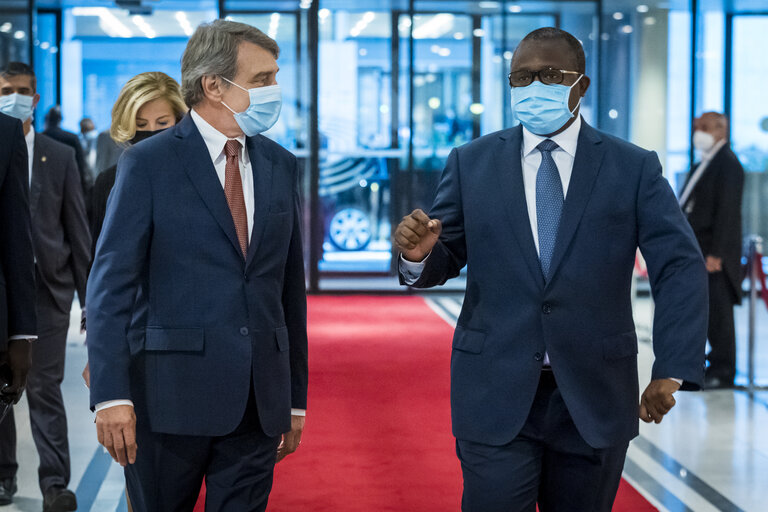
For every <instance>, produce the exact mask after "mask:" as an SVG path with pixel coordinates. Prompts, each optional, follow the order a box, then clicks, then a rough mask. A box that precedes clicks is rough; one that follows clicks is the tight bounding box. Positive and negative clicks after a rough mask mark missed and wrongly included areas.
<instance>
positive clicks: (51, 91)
mask: <svg viewBox="0 0 768 512" xmlns="http://www.w3.org/2000/svg"><path fill="white" fill-rule="evenodd" d="M58 25H59V16H58V15H57V14H56V13H52V12H46V13H40V14H38V15H37V38H36V41H35V45H34V48H35V75H36V76H37V93H38V94H39V95H40V101H39V102H38V104H37V111H38V113H39V115H38V116H37V117H36V118H35V129H36V130H39V131H42V130H43V125H44V124H45V123H44V121H45V120H44V117H45V112H48V110H49V109H50V108H51V107H53V106H54V105H56V104H57V103H58V101H59V91H58V85H59V76H58V73H59V69H58V62H59V47H58V41H59V35H58ZM78 131H79V130H78Z"/></svg>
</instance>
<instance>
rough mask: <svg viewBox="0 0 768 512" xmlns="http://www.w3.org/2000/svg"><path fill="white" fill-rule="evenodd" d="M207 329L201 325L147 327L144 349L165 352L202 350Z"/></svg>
mask: <svg viewBox="0 0 768 512" xmlns="http://www.w3.org/2000/svg"><path fill="white" fill-rule="evenodd" d="M204 346H205V331H204V330H203V329H201V328H199V327H191V328H165V327H147V330H146V341H145V342H144V349H145V350H147V351H164V352H171V351H173V352H202V351H203V347H204Z"/></svg>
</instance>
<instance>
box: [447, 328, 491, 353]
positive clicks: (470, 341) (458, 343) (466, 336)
mask: <svg viewBox="0 0 768 512" xmlns="http://www.w3.org/2000/svg"><path fill="white" fill-rule="evenodd" d="M484 346H485V332H484V331H477V330H474V329H467V328H465V327H461V326H456V331H455V332H454V333H453V349H454V350H459V351H461V352H467V353H469V354H480V353H482V352H483V347H484Z"/></svg>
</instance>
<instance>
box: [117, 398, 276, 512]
mask: <svg viewBox="0 0 768 512" xmlns="http://www.w3.org/2000/svg"><path fill="white" fill-rule="evenodd" d="M137 406H139V404H137ZM139 407H140V406H139ZM139 407H137V410H136V416H137V421H136V444H137V445H138V451H137V454H136V462H135V463H134V464H130V465H128V466H126V468H125V479H126V486H127V494H128V496H130V499H131V505H132V507H133V510H134V512H189V511H191V510H192V509H193V508H194V506H195V502H196V501H197V498H198V495H199V494H200V486H201V485H202V482H203V477H205V487H206V498H205V510H207V511H211V512H251V511H253V512H257V511H258V512H263V511H264V510H266V508H267V500H268V498H269V493H270V491H271V490H272V476H273V471H274V467H275V459H276V456H277V446H278V444H279V443H280V436H277V437H268V436H267V435H266V434H264V432H263V430H262V428H261V424H260V423H259V416H258V411H257V409H256V401H255V398H254V395H253V389H251V396H250V397H249V399H248V405H247V407H246V410H245V414H244V415H243V419H242V421H241V422H240V425H238V427H237V428H236V429H235V430H234V431H233V432H231V433H230V434H227V435H225V436H220V437H205V436H182V435H171V434H162V433H157V432H152V431H151V430H150V429H149V427H148V424H147V423H148V422H147V418H146V416H145V415H144V414H143V413H142V411H141V409H140V408H139Z"/></svg>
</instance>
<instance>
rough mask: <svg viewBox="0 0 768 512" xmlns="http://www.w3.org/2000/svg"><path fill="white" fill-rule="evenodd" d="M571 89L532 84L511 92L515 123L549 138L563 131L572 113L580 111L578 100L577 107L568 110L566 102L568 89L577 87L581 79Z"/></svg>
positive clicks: (561, 86)
mask: <svg viewBox="0 0 768 512" xmlns="http://www.w3.org/2000/svg"><path fill="white" fill-rule="evenodd" d="M583 76H584V75H580V76H579V78H578V80H576V81H575V82H574V83H573V85H571V86H570V87H569V86H567V85H560V84H550V85H547V84H543V83H541V82H540V81H538V80H534V81H533V82H531V84H530V85H527V86H525V87H513V88H512V111H513V112H514V113H515V116H517V119H519V120H520V122H521V123H522V124H523V126H525V127H526V128H527V129H528V130H529V131H531V132H532V133H535V134H536V135H549V134H550V133H555V132H556V131H557V130H559V129H560V128H562V127H563V125H565V123H567V122H568V120H569V119H570V118H572V117H573V113H574V112H575V111H576V109H577V108H579V105H580V104H581V98H579V103H578V104H577V105H576V107H575V108H574V109H573V110H571V109H570V108H568V98H569V97H570V96H571V89H572V88H573V87H574V86H575V85H576V84H577V83H579V80H581V77H583Z"/></svg>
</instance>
